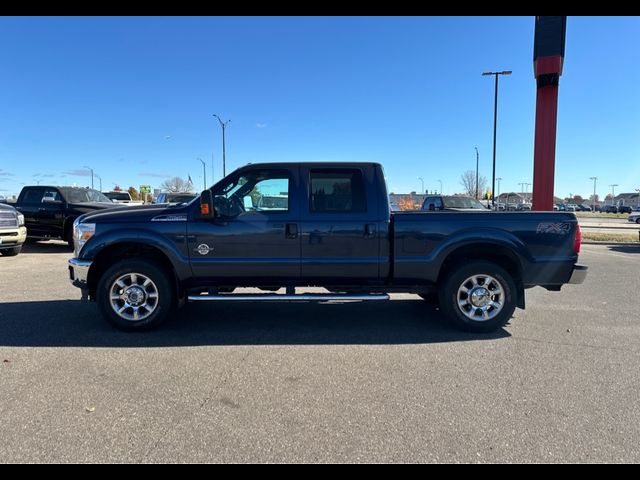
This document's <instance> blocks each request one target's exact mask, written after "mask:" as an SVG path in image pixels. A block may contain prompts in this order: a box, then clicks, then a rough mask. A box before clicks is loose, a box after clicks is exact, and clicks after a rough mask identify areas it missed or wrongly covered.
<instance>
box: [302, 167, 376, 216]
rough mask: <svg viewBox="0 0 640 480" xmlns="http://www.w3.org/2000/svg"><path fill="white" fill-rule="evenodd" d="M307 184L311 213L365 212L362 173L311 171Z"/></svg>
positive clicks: (331, 170)
mask: <svg viewBox="0 0 640 480" xmlns="http://www.w3.org/2000/svg"><path fill="white" fill-rule="evenodd" d="M309 184H310V188H311V202H310V209H311V211H312V212H337V213H340V212H365V211H366V210H367V197H366V193H365V188H364V181H363V179H362V172H361V171H360V170H356V169H313V170H311V174H310V179H309Z"/></svg>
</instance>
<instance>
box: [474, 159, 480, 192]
mask: <svg viewBox="0 0 640 480" xmlns="http://www.w3.org/2000/svg"><path fill="white" fill-rule="evenodd" d="M475 149H476V200H478V167H479V166H480V154H479V153H478V147H475Z"/></svg>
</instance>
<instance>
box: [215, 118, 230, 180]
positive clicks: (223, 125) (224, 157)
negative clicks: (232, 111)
mask: <svg viewBox="0 0 640 480" xmlns="http://www.w3.org/2000/svg"><path fill="white" fill-rule="evenodd" d="M213 116H214V117H216V118H217V119H218V122H220V127H221V128H222V177H226V176H227V149H226V145H225V135H224V133H225V129H226V128H227V125H229V123H231V120H227V121H226V122H223V121H222V119H221V118H220V117H219V116H218V115H217V114H215V113H214V114H213Z"/></svg>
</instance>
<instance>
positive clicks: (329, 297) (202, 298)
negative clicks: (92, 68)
mask: <svg viewBox="0 0 640 480" xmlns="http://www.w3.org/2000/svg"><path fill="white" fill-rule="evenodd" d="M187 299H188V300H189V301H190V302H234V301H235V302H330V301H357V302H367V301H373V300H378V301H380V300H389V295H387V294H386V293H383V294H376V295H367V294H363V295H352V294H340V293H329V294H324V293H301V294H298V295H281V294H277V293H254V294H251V293H250V294H232V293H226V294H225V293H223V294H218V295H189V296H188V297H187Z"/></svg>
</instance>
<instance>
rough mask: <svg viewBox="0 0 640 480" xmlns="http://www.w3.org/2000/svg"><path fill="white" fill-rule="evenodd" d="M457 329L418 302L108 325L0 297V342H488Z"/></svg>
mask: <svg viewBox="0 0 640 480" xmlns="http://www.w3.org/2000/svg"><path fill="white" fill-rule="evenodd" d="M509 336H510V334H509V333H508V332H507V331H506V330H504V329H501V330H499V331H497V332H494V333H491V334H473V333H466V332H460V331H458V330H456V329H454V328H453V327H452V326H450V325H449V324H448V323H447V321H446V319H445V318H444V317H443V316H442V315H441V314H440V312H439V311H438V310H437V309H435V308H434V307H433V306H430V305H429V304H427V303H426V302H424V301H423V300H394V301H390V302H384V303H377V302H372V303H365V304H363V303H352V304H270V305H264V304H257V303H249V302H247V303H244V302H234V303H232V304H222V303H218V304H216V305H210V304H189V305H187V306H186V308H184V309H182V310H181V311H179V312H178V313H176V314H175V315H174V318H172V319H171V320H169V321H168V322H167V323H166V324H164V325H163V326H161V327H160V328H159V329H158V330H155V331H151V332H145V333H126V332H120V331H118V330H116V329H114V328H112V327H111V326H110V325H109V324H107V323H106V321H105V320H103V319H102V317H101V316H100V314H99V313H98V309H97V306H96V305H95V304H93V303H82V302H80V301H78V300H56V301H42V302H15V303H0V347H119V348H141V347H142V348H144V347H182V346H206V345H211V346H215V345H220V346H222V345H351V344H356V345H389V344H429V343H441V342H462V341H477V340H495V339H500V338H506V337H509Z"/></svg>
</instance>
